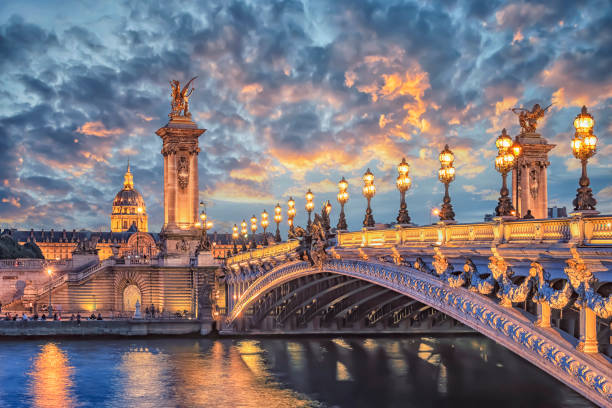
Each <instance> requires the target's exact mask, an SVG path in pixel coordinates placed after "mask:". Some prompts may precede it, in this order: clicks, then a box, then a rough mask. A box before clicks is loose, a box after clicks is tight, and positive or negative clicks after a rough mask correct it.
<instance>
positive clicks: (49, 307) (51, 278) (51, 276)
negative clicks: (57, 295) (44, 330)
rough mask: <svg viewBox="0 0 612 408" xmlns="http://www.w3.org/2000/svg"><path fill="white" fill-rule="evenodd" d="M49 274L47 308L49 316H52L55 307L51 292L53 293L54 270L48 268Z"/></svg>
mask: <svg viewBox="0 0 612 408" xmlns="http://www.w3.org/2000/svg"><path fill="white" fill-rule="evenodd" d="M47 274H48V275H49V306H47V313H48V314H49V316H51V313H53V306H52V305H51V292H53V290H52V289H53V285H52V284H51V282H52V281H53V270H52V269H51V268H48V269H47Z"/></svg>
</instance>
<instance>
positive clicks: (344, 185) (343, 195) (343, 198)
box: [336, 177, 349, 231]
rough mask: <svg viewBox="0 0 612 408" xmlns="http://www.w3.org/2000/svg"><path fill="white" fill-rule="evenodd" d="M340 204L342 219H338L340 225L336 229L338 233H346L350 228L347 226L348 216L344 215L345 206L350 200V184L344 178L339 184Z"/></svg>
mask: <svg viewBox="0 0 612 408" xmlns="http://www.w3.org/2000/svg"><path fill="white" fill-rule="evenodd" d="M338 189H339V190H340V191H339V192H338V202H339V203H340V218H338V225H336V229H337V230H338V231H346V230H347V229H348V226H347V225H346V216H345V215H344V204H346V202H347V201H348V199H349V193H348V191H347V189H348V182H347V181H346V180H345V179H344V177H342V180H340V182H339V183H338Z"/></svg>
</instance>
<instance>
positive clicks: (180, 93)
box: [168, 76, 197, 118]
mask: <svg viewBox="0 0 612 408" xmlns="http://www.w3.org/2000/svg"><path fill="white" fill-rule="evenodd" d="M196 78H197V76H196V77H193V78H191V79H190V80H189V82H187V84H185V86H184V87H183V89H181V83H180V82H179V81H177V80H176V79H173V80H172V81H170V88H171V89H172V93H171V97H172V100H171V101H170V106H171V107H172V111H171V112H170V113H169V114H168V116H170V117H171V118H172V117H175V116H186V117H188V118H190V117H191V112H189V97H190V96H191V94H192V93H193V90H194V88H191V90H190V89H189V86H190V85H191V83H192V82H193V80H195V79H196Z"/></svg>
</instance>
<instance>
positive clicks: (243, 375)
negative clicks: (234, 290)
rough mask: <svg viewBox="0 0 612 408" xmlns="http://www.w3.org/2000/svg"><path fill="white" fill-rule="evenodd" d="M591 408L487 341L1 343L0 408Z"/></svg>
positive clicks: (311, 339) (425, 338) (314, 339)
mask: <svg viewBox="0 0 612 408" xmlns="http://www.w3.org/2000/svg"><path fill="white" fill-rule="evenodd" d="M451 406H452V407H463V406H465V407H495V408H499V407H555V408H558V407H586V406H589V407H590V406H591V405H590V404H589V403H588V402H587V401H586V400H584V399H583V398H582V397H580V396H579V395H578V394H576V393H575V392H573V391H572V390H570V389H569V388H568V387H566V386H564V385H563V384H561V383H559V382H558V381H556V380H554V379H553V378H552V377H550V376H548V375H547V374H545V373H544V372H542V371H540V370H539V369H537V368H535V367H533V366H531V365H530V364H529V363H527V362H525V361H523V360H522V359H521V358H519V357H517V356H516V355H514V354H512V353H511V352H510V351H507V350H506V349H504V348H503V347H501V346H499V345H497V344H495V343H494V342H492V341H490V340H488V339H486V338H484V337H480V336H475V335H474V336H460V337H456V336H453V337H451V336H443V337H429V336H423V337H421V336H416V337H382V338H381V337H377V338H367V337H342V338H341V337H338V338H331V337H328V338H323V337H308V338H256V339H252V338H251V339H220V340H215V339H199V338H139V339H126V338H121V339H87V340H85V339H81V340H72V339H71V340H3V341H0V407H2V408H4V407H118V408H125V407H156V408H167V407H265V408H273V407H451Z"/></svg>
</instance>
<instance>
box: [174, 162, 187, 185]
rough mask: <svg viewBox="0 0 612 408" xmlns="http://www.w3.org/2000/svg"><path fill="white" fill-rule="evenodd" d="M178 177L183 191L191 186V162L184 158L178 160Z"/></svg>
mask: <svg viewBox="0 0 612 408" xmlns="http://www.w3.org/2000/svg"><path fill="white" fill-rule="evenodd" d="M176 175H177V178H178V184H179V187H181V188H183V189H185V188H187V186H188V185H189V161H188V160H187V158H186V157H184V156H180V157H179V158H178V164H177V172H176Z"/></svg>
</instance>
